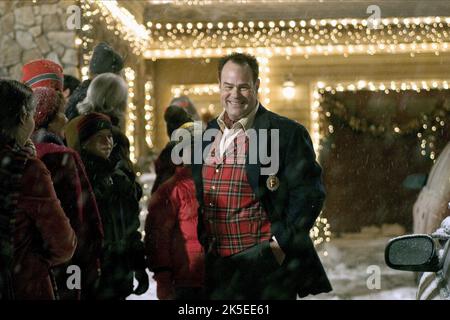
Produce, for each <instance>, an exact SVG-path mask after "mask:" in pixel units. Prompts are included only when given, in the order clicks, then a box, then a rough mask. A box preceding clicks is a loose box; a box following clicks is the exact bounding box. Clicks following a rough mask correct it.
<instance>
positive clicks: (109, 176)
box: [81, 152, 146, 299]
mask: <svg viewBox="0 0 450 320" xmlns="http://www.w3.org/2000/svg"><path fill="white" fill-rule="evenodd" d="M81 157H82V159H83V162H84V165H85V167H86V172H87V174H88V177H89V179H90V181H91V184H92V188H93V190H94V193H95V197H96V200H97V205H98V208H99V211H100V215H101V217H102V222H103V229H104V235H105V236H104V249H103V255H102V261H101V262H102V276H101V280H100V287H99V289H98V295H97V298H99V299H111V298H125V297H126V296H128V295H129V294H131V293H132V291H133V271H136V270H145V266H146V264H145V258H144V245H143V242H142V241H141V234H140V232H139V231H138V229H139V226H140V221H139V200H140V198H141V196H142V192H141V188H140V186H139V185H138V183H137V182H135V181H134V180H132V179H130V177H129V176H128V175H127V173H125V172H124V170H123V168H122V167H121V163H120V162H119V163H117V164H116V165H115V166H113V165H112V164H111V162H110V161H109V160H104V159H102V158H99V157H96V156H94V155H90V154H87V153H86V152H82V154H81Z"/></svg>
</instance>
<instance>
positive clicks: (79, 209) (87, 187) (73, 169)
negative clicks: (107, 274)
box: [32, 128, 103, 300]
mask: <svg viewBox="0 0 450 320" xmlns="http://www.w3.org/2000/svg"><path fill="white" fill-rule="evenodd" d="M32 139H33V141H34V142H35V146H36V150H37V157H38V158H39V159H41V160H42V162H44V164H45V165H46V167H47V169H48V170H49V171H50V173H51V176H52V181H53V186H54V188H55V191H56V195H57V197H58V199H59V200H60V201H61V206H62V208H63V209H64V212H65V214H66V216H67V218H69V220H70V224H71V225H72V228H73V229H74V231H75V233H76V235H77V239H78V246H77V249H76V251H75V254H74V256H73V259H72V260H71V261H69V262H68V263H67V264H65V265H63V266H60V267H58V268H55V270H54V274H55V278H56V286H57V293H58V296H59V298H60V299H61V300H67V299H79V298H80V297H81V296H80V294H81V295H82V296H83V298H86V299H87V298H88V297H89V292H90V291H91V290H92V285H93V284H94V283H95V282H96V281H97V280H98V278H99V276H100V274H99V272H100V255H101V250H102V241H103V228H102V223H101V218H100V214H99V212H98V208H97V203H96V200H95V195H94V192H93V191H92V188H91V184H90V182H89V179H88V177H87V175H86V171H85V169H84V165H83V162H82V161H81V159H80V156H79V155H78V153H77V152H75V151H74V150H73V149H70V148H67V147H65V146H64V145H63V143H62V141H61V139H60V138H59V137H57V136H56V135H54V134H52V133H50V132H48V131H47V130H46V129H43V128H41V129H39V130H37V131H36V132H35V133H34V134H33V136H32ZM69 265H77V266H79V267H80V269H81V288H82V289H85V290H82V291H81V292H80V290H70V289H68V288H67V284H66V283H67V278H68V277H69V276H70V275H71V274H68V273H67V267H68V266H69Z"/></svg>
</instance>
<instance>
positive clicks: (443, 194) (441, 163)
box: [413, 142, 450, 233]
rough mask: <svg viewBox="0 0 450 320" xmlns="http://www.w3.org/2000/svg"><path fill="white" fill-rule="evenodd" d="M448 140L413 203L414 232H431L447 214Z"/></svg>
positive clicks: (449, 197) (449, 191)
mask: <svg viewBox="0 0 450 320" xmlns="http://www.w3.org/2000/svg"><path fill="white" fill-rule="evenodd" d="M449 177H450V142H449V143H447V146H446V147H445V148H444V150H443V151H442V153H441V154H440V155H439V157H438V158H437V160H436V162H435V164H434V165H433V167H432V168H431V171H430V174H429V176H428V180H427V183H426V185H425V186H424V187H423V188H422V190H421V191H420V194H419V196H418V198H417V200H416V202H415V203H414V207H413V218H414V219H413V220H414V233H431V232H434V230H436V229H437V228H438V227H439V225H440V224H441V222H442V220H444V218H445V217H446V216H448V213H449V211H448V205H449V202H450V179H449Z"/></svg>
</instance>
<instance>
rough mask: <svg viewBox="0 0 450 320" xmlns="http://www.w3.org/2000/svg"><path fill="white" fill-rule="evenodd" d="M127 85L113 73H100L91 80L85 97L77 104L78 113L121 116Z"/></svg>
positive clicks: (124, 107)
mask: <svg viewBox="0 0 450 320" xmlns="http://www.w3.org/2000/svg"><path fill="white" fill-rule="evenodd" d="M127 100H128V86H127V83H126V82H125V80H124V79H123V78H122V77H120V76H118V75H116V74H114V73H109V72H108V73H102V74H100V75H98V76H96V77H95V78H94V80H92V82H91V84H90V85H89V88H88V90H87V95H86V98H85V99H84V100H83V101H82V102H80V103H78V104H77V109H78V112H79V113H80V114H87V113H90V112H99V113H103V114H107V115H109V116H112V117H116V118H119V119H120V118H122V117H123V113H124V112H125V110H126V108H127Z"/></svg>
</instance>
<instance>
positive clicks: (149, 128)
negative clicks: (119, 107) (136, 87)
mask: <svg viewBox="0 0 450 320" xmlns="http://www.w3.org/2000/svg"><path fill="white" fill-rule="evenodd" d="M144 88H145V105H144V111H145V142H146V143H147V145H148V146H149V148H153V141H152V136H153V126H154V123H153V105H152V90H153V83H152V81H147V82H146V83H145V87H144Z"/></svg>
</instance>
